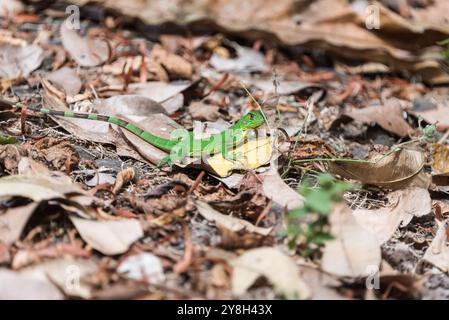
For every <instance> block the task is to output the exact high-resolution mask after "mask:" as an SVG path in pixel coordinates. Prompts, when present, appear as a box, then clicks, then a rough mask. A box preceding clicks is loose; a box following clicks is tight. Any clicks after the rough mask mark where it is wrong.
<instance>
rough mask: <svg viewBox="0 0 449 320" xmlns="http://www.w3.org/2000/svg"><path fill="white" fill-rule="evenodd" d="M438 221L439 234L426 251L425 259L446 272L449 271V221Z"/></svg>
mask: <svg viewBox="0 0 449 320" xmlns="http://www.w3.org/2000/svg"><path fill="white" fill-rule="evenodd" d="M436 223H437V224H438V231H437V234H436V235H435V238H433V240H432V243H431V244H430V246H429V247H428V248H427V250H426V252H425V253H424V257H423V260H425V261H428V262H430V263H431V264H433V265H434V266H436V267H438V268H439V269H441V270H443V271H444V272H449V247H448V245H447V228H448V227H447V226H448V221H447V220H446V221H436Z"/></svg>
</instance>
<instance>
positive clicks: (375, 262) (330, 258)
mask: <svg viewBox="0 0 449 320" xmlns="http://www.w3.org/2000/svg"><path fill="white" fill-rule="evenodd" d="M329 222H330V225H331V234H332V235H333V236H334V237H335V239H334V240H330V241H327V242H326V243H325V247H324V251H323V258H322V261H321V267H322V268H323V270H324V271H326V272H329V273H331V274H335V275H337V276H340V277H363V276H368V275H370V274H371V273H372V269H373V268H378V267H379V265H380V261H381V251H380V244H379V240H378V239H377V237H376V236H375V235H373V234H371V233H368V232H366V230H365V229H364V228H362V227H361V226H360V225H359V224H358V223H357V221H356V219H355V218H354V216H353V215H352V212H351V210H350V209H349V208H348V207H347V206H346V205H345V204H339V205H338V206H336V207H335V208H334V210H333V211H332V212H331V215H330V217H329Z"/></svg>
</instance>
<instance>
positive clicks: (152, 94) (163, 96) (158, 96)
mask: <svg viewBox="0 0 449 320" xmlns="http://www.w3.org/2000/svg"><path fill="white" fill-rule="evenodd" d="M191 85H192V82H190V81H174V82H170V83H166V82H162V81H149V82H145V83H140V82H139V83H131V84H130V85H129V86H128V91H129V92H130V93H132V94H135V95H141V96H145V97H147V98H149V99H152V100H154V101H156V102H159V103H163V102H164V101H167V100H169V99H170V98H172V97H174V96H175V95H177V94H179V93H181V92H183V91H184V90H186V89H187V88H189V87H190V86H191Z"/></svg>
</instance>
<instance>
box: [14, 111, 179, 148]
mask: <svg viewBox="0 0 449 320" xmlns="http://www.w3.org/2000/svg"><path fill="white" fill-rule="evenodd" d="M15 107H16V108H23V105H22V104H21V103H17V104H16V105H15ZM26 109H27V110H31V111H34V112H39V113H43V114H48V115H51V116H59V117H64V118H75V119H87V120H93V121H102V122H108V123H112V124H115V125H117V126H119V127H121V128H123V129H125V130H127V131H129V132H131V133H133V134H135V135H136V136H138V137H139V138H141V139H143V140H144V141H146V142H148V143H149V144H151V145H153V146H155V147H157V148H159V149H162V150H165V151H170V150H171V149H172V147H173V145H174V144H175V142H176V141H172V140H170V139H165V138H161V137H158V136H155V135H153V134H152V133H150V132H148V131H145V130H142V129H141V128H139V127H137V126H136V125H134V124H132V123H129V122H128V121H125V120H122V119H120V118H118V117H116V116H107V115H103V114H97V113H81V112H73V111H59V110H51V109H47V108H41V107H38V106H26ZM176 143H177V142H176Z"/></svg>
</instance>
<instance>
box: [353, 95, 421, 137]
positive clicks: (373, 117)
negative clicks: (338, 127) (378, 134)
mask: <svg viewBox="0 0 449 320" xmlns="http://www.w3.org/2000/svg"><path fill="white" fill-rule="evenodd" d="M345 115H347V116H349V117H351V118H352V119H354V120H355V121H357V122H361V123H367V124H369V123H377V124H378V125H379V126H380V127H381V128H382V129H384V130H386V131H388V132H391V133H394V134H396V135H398V136H400V137H407V136H409V135H410V134H411V133H412V132H413V128H412V127H411V126H410V125H409V124H408V123H407V122H406V121H405V119H404V117H403V111H402V108H401V106H400V104H399V103H398V101H397V100H388V101H387V102H386V104H385V105H382V106H369V107H365V108H362V109H350V110H347V111H346V112H345Z"/></svg>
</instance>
